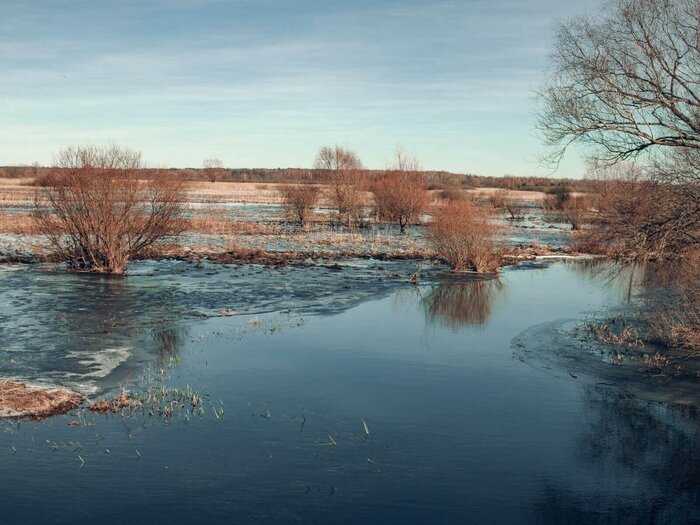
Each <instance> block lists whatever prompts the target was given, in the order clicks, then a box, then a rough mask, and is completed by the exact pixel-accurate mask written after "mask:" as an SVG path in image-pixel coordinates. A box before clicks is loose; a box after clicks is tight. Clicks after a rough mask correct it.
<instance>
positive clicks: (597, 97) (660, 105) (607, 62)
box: [539, 0, 700, 258]
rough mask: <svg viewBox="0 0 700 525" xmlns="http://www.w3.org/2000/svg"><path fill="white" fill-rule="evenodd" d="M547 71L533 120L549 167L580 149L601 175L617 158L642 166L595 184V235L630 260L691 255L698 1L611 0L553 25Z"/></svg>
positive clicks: (697, 152)
mask: <svg viewBox="0 0 700 525" xmlns="http://www.w3.org/2000/svg"><path fill="white" fill-rule="evenodd" d="M551 64H552V70H551V72H550V74H549V79H548V82H547V83H546V85H545V87H544V88H543V89H542V90H541V92H540V98H541V102H542V103H543V110H542V113H541V115H540V119H539V128H540V130H541V131H542V133H543V135H544V138H545V142H546V143H547V144H548V146H550V148H551V149H550V151H549V154H548V160H549V161H552V162H553V163H555V164H556V163H558V162H559V160H560V159H561V157H562V156H563V155H564V153H565V152H566V151H567V149H568V148H569V147H570V146H571V145H572V144H580V145H583V146H584V147H587V148H588V150H589V153H590V154H591V156H592V157H594V158H595V159H597V161H598V166H603V168H604V169H603V170H602V172H605V171H606V168H605V167H606V166H607V167H609V166H612V165H615V164H617V163H620V162H622V161H630V160H634V161H635V162H637V163H639V164H640V166H643V169H641V171H637V172H635V174H634V180H630V178H629V177H628V176H623V177H620V176H618V175H619V173H618V175H616V174H615V173H613V175H612V177H610V176H609V175H610V173H608V174H607V175H608V177H607V179H608V180H603V181H601V187H600V188H599V192H600V193H601V194H602V196H603V199H602V206H601V211H602V220H601V221H600V223H599V225H600V226H602V227H603V228H604V230H605V231H604V232H603V233H606V236H607V237H608V239H609V240H611V239H613V237H615V243H616V244H617V245H619V246H622V247H624V250H625V251H626V252H627V253H628V254H629V255H632V256H634V257H636V258H648V257H668V256H676V255H679V254H680V253H683V252H685V251H687V249H688V248H690V249H695V248H696V247H697V246H698V244H699V243H700V2H699V1H698V0H612V1H611V2H609V3H607V4H605V7H604V8H603V10H602V11H601V12H600V14H599V15H597V16H594V17H590V16H586V17H583V16H582V17H578V18H574V19H572V20H570V21H568V22H565V23H563V24H561V25H560V27H559V31H558V34H557V37H556V43H555V46H554V49H553V52H552V56H551ZM608 171H609V170H608ZM614 171H615V170H613V172H614ZM598 173H601V170H600V169H599V170H598ZM610 178H612V179H613V180H612V181H611V180H609V179H610ZM605 185H607V187H604V186H605ZM644 214H646V216H645V215H644Z"/></svg>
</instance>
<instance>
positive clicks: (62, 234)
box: [34, 146, 183, 274]
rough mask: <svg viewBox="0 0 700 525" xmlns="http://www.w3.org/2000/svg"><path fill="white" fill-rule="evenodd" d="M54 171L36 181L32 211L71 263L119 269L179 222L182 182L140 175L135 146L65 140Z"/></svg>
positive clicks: (98, 269)
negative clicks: (49, 181)
mask: <svg viewBox="0 0 700 525" xmlns="http://www.w3.org/2000/svg"><path fill="white" fill-rule="evenodd" d="M56 166H57V167H59V168H61V170H60V178H59V179H58V181H57V183H56V184H55V185H53V186H50V187H47V188H44V189H38V190H37V194H36V198H35V207H34V218H35V220H36V223H37V228H38V230H39V231H40V233H41V234H42V235H44V236H45V238H46V240H47V241H48V243H49V245H50V247H51V249H53V250H54V251H55V252H56V254H58V255H59V256H60V257H61V258H62V259H63V260H65V261H66V263H67V264H68V266H69V268H71V269H74V270H89V271H93V272H102V273H112V274H122V273H124V271H125V270H126V264H127V262H128V261H129V260H130V259H131V258H133V257H135V256H138V255H139V254H140V253H141V252H143V251H144V250H146V249H147V248H149V247H150V246H152V245H153V244H154V243H156V242H157V241H159V240H161V239H163V238H164V237H167V236H169V235H175V234H178V233H179V232H180V231H181V229H182V220H181V218H182V211H183V200H182V194H181V188H180V186H179V185H178V184H177V183H176V182H173V181H172V180H169V179H168V178H166V177H165V176H161V175H159V174H157V173H156V174H154V175H153V177H152V178H150V179H149V180H147V181H141V180H139V170H140V168H141V167H142V164H141V154H140V153H138V152H135V151H133V150H130V149H128V148H122V147H119V146H109V147H97V146H69V147H67V148H65V149H64V150H62V151H61V152H60V153H59V154H58V156H57V158H56Z"/></svg>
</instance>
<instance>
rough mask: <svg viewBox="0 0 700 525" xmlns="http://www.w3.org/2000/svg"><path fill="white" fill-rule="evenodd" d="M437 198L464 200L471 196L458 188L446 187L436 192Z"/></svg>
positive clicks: (469, 198)
mask: <svg viewBox="0 0 700 525" xmlns="http://www.w3.org/2000/svg"><path fill="white" fill-rule="evenodd" d="M438 198H439V199H440V200H443V201H466V200H471V196H470V195H469V194H468V193H467V192H465V191H464V190H460V189H459V188H448V189H446V190H441V191H440V192H439V193H438Z"/></svg>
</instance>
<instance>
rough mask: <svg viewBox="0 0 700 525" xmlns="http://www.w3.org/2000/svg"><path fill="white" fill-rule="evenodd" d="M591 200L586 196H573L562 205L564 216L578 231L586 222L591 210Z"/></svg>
mask: <svg viewBox="0 0 700 525" xmlns="http://www.w3.org/2000/svg"><path fill="white" fill-rule="evenodd" d="M590 208H591V205H590V201H589V200H588V198H587V197H585V196H582V195H580V196H577V197H571V198H569V199H567V201H566V202H564V205H563V206H562V216H563V217H564V219H565V220H566V222H568V223H569V224H570V225H571V229H572V230H575V231H578V230H580V229H581V228H582V227H583V225H584V224H585V223H586V220H587V219H588V216H589V212H590Z"/></svg>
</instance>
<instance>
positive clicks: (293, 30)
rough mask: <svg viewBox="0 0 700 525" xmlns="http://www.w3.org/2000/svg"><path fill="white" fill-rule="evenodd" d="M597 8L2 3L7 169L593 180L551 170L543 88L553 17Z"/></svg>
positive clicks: (174, 0)
mask: <svg viewBox="0 0 700 525" xmlns="http://www.w3.org/2000/svg"><path fill="white" fill-rule="evenodd" d="M598 1H599V0H581V1H576V2H563V1H561V0H444V1H443V0H436V1H418V0H371V1H370V0H345V1H336V0H316V1H310V0H288V1H282V0H113V1H99V0H92V1H74V0H32V1H27V0H0V72H1V74H0V165H18V164H31V163H33V162H39V163H40V164H42V165H49V164H50V163H51V162H52V158H53V155H54V154H55V152H56V151H58V150H59V149H60V148H61V147H63V146H65V145H68V144H87V143H89V144H109V143H117V144H122V145H127V146H130V147H132V148H135V149H137V150H140V151H142V152H143V156H144V159H145V160H146V162H148V163H149V165H151V166H161V167H201V165H202V162H203V161H204V160H205V159H207V158H212V157H214V158H219V159H221V160H222V161H223V162H224V164H225V165H226V166H228V167H263V168H276V167H309V166H311V165H312V163H313V160H314V157H315V155H316V153H317V151H318V149H319V147H320V146H322V145H326V144H328V145H333V144H339V145H341V146H344V147H348V148H350V149H353V150H354V151H356V152H357V153H358V154H359V156H360V158H361V159H362V161H363V163H364V164H365V165H366V166H367V167H369V168H375V169H382V168H384V167H386V166H387V165H388V164H389V162H390V161H391V157H392V154H393V151H394V150H395V149H396V147H397V146H399V145H400V146H401V147H403V148H404V149H405V150H406V151H407V152H409V153H411V154H412V155H414V156H415V157H417V158H418V159H419V161H420V162H421V164H422V165H423V167H424V168H425V169H430V170H447V171H452V172H457V173H475V174H479V175H491V176H500V175H505V174H511V175H521V176H527V175H543V176H547V175H550V176H557V177H579V176H581V175H582V174H583V171H584V167H583V166H584V163H583V160H582V159H581V157H580V155H579V154H577V153H576V152H571V153H569V154H568V155H567V157H566V158H565V159H564V162H563V163H562V164H561V166H560V168H559V170H558V171H557V172H556V173H552V171H551V169H550V168H547V167H545V166H542V165H541V164H540V163H539V162H538V158H539V156H540V154H541V153H542V152H543V146H542V143H541V141H540V139H539V138H538V136H537V131H536V129H535V118H536V113H537V105H536V101H535V96H534V92H535V90H536V89H537V88H538V87H539V86H540V85H541V83H542V79H543V74H544V72H545V70H546V67H547V55H548V51H549V49H550V48H551V45H552V42H553V38H554V32H555V24H556V22H557V21H558V20H564V19H566V18H568V17H570V16H574V15H577V14H581V13H585V12H587V11H590V10H593V9H595V8H597V6H598Z"/></svg>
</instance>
